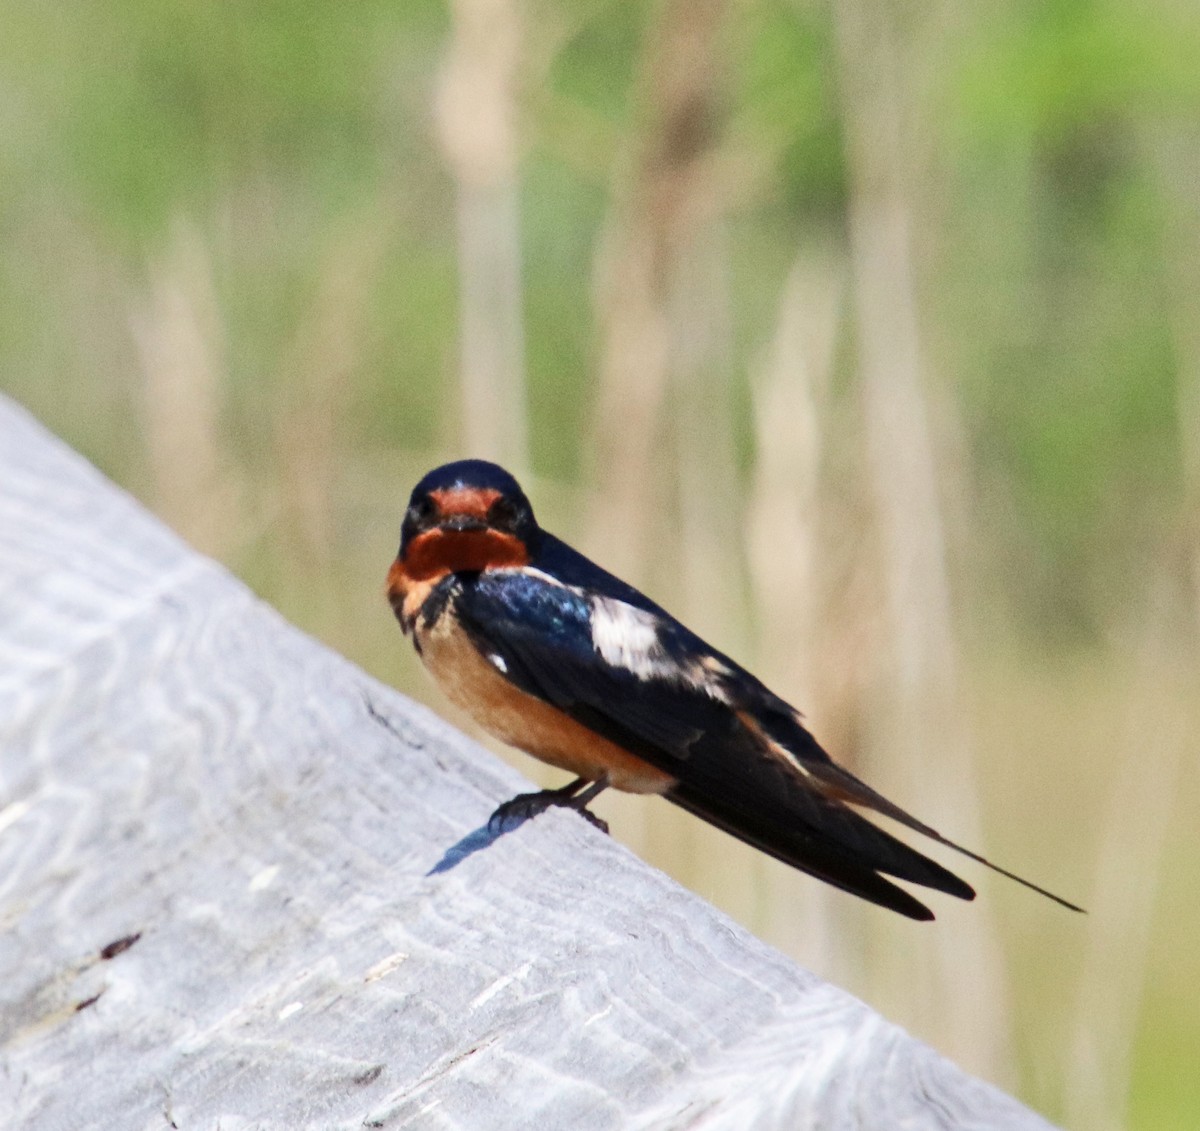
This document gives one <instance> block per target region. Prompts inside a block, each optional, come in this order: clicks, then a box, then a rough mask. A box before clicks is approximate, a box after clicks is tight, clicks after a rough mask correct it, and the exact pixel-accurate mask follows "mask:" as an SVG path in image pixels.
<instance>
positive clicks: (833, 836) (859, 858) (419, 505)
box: [387, 459, 1083, 920]
mask: <svg viewBox="0 0 1200 1131" xmlns="http://www.w3.org/2000/svg"><path fill="white" fill-rule="evenodd" d="M387 596H388V599H389V601H390V604H391V606H392V609H393V611H394V613H395V615H396V618H397V619H398V620H399V622H400V626H401V628H402V630H403V632H404V633H405V635H407V636H410V637H411V638H412V642H413V645H414V647H415V649H416V652H417V654H418V655H419V657H420V659H421V661H422V663H423V665H424V667H425V668H426V669H427V670H428V672H429V673H430V674H431V675H432V677H433V680H434V682H435V683H436V684H438V685H439V686H440V688H441V689H442V691H443V692H444V693H445V694H446V696H447V697H448V698H449V699H450V701H451V702H453V703H454V704H455V705H456V706H458V707H460V708H461V709H462V710H464V711H465V712H466V713H467V714H468V715H469V716H471V718H473V719H474V720H475V722H476V723H478V724H479V726H480V727H481V728H482V729H483V730H484V731H486V732H488V733H489V734H491V735H492V736H493V737H495V738H497V739H499V740H500V741H501V742H504V743H507V744H508V745H510V746H514V747H516V748H517V749H519V750H522V751H524V752H525V753H527V754H530V755H532V756H533V757H535V758H538V759H540V760H541V761H543V762H547V763H550V764H551V765H554V766H557V767H559V768H561V769H564V770H567V771H569V772H570V773H571V774H573V775H574V778H573V780H572V781H571V782H569V783H568V784H567V785H565V786H562V787H560V788H557V789H546V790H540V791H537V792H534V793H524V794H519V795H518V796H516V797H514V798H512V799H511V800H509V801H506V802H505V803H504V804H502V805H501V806H500V807H499V808H498V809H497V810H496V811H495V813H493V814H492V817H491V819H490V820H489V823H488V828H489V831H504V830H505V828H506V827H507V826H508V825H509V824H511V823H512V822H514V821H519V820H523V819H527V818H530V817H533V816H536V815H537V814H538V813H541V812H543V811H545V810H546V809H548V808H550V807H551V806H564V807H567V808H570V809H574V810H577V811H578V812H579V813H581V814H582V815H583V816H584V817H585V818H587V819H588V820H590V821H591V822H592V823H593V824H595V825H597V826H598V827H600V828H601V829H603V830H604V831H607V826H606V825H605V823H604V822H603V821H602V820H601V819H600V818H599V817H597V816H596V815H595V814H593V813H592V812H591V811H590V810H589V809H588V808H587V806H588V805H589V803H590V802H591V801H593V800H594V799H595V798H596V797H597V796H598V795H599V794H600V793H602V792H603V791H604V790H606V789H609V788H613V789H617V790H624V791H627V792H630V793H637V794H657V795H661V796H663V797H665V798H666V799H667V800H668V801H671V802H674V803H675V804H676V805H679V806H681V807H682V808H683V809H685V810H687V811H689V812H691V813H693V814H694V815H696V816H697V817H700V818H702V819H703V820H705V821H708V822H709V823H711V824H713V825H715V826H716V827H717V828H719V829H722V830H724V831H725V832H727V833H730V834H732V835H733V836H734V837H737V838H738V839H740V840H742V841H745V842H746V843H747V844H750V845H753V846H754V847H755V848H757V849H759V850H761V851H763V852H765V853H767V854H769V855H771V856H773V857H775V858H777V859H779V860H782V861H783V862H784V863H786V864H789V865H791V866H793V867H795V868H797V869H799V870H800V871H802V872H805V873H808V874H809V875H811V876H813V877H815V878H816V879H818V880H822V881H824V882H825V883H828V884H831V885H833V886H834V887H835V888H840V889H842V890H843V891H846V892H849V893H851V894H852V895H855V896H858V897H860V898H862V899H865V900H868V901H869V902H871V903H874V904H877V905H879V906H881V907H884V908H888V909H890V910H892V911H895V912H898V913H899V914H901V915H904V916H907V917H908V918H911V919H916V920H929V919H932V918H933V917H934V916H933V912H932V911H931V910H930V909H929V908H928V907H927V906H926V905H925V904H924V903H922V902H921V901H920V900H919V899H917V898H916V897H915V896H913V895H912V894H911V893H910V892H909V891H908V890H907V889H905V888H903V887H901V886H900V885H899V884H897V883H895V882H894V881H895V880H901V881H907V882H909V883H912V884H915V885H918V886H919V887H924V888H929V889H931V890H934V891H937V892H941V893H944V894H946V895H950V896H954V897H957V898H959V899H964V900H970V899H974V898H975V891H974V889H973V888H972V887H971V886H970V885H969V884H967V883H966V882H965V881H964V880H962V879H960V878H959V877H958V876H957V875H955V874H954V873H953V872H951V871H949V870H948V869H947V868H945V867H943V866H942V865H941V864H939V863H937V862H936V861H934V860H932V859H930V858H929V857H927V856H925V855H923V854H922V853H921V852H918V851H917V850H916V849H915V848H912V847H911V846H909V845H908V844H907V843H905V842H904V841H902V840H900V839H899V838H898V837H896V836H894V835H892V834H891V833H890V832H888V831H886V830H885V829H883V828H881V827H880V826H879V825H877V824H875V823H874V822H873V821H871V820H869V819H868V818H867V817H866V816H865V815H864V813H863V811H864V810H865V811H867V812H872V813H875V814H882V815H884V816H886V817H889V818H891V819H892V820H893V821H896V822H898V823H899V824H900V825H902V826H905V827H907V828H908V829H910V830H912V831H913V832H915V833H918V834H921V835H922V836H924V837H927V838H929V839H931V840H933V841H936V842H937V843H939V844H942V845H945V846H947V847H948V848H951V849H953V850H954V851H956V852H959V853H961V854H962V855H964V856H966V857H969V858H970V859H971V860H974V861H976V862H978V863H979V864H982V865H984V866H985V867H987V868H990V869H992V870H993V871H995V872H999V873H1000V874H1001V875H1004V876H1007V877H1008V878H1010V879H1012V880H1015V881H1016V882H1017V883H1019V884H1023V885H1024V886H1025V887H1027V888H1031V889H1032V890H1033V891H1036V892H1038V893H1040V894H1041V895H1044V896H1046V897H1047V898H1048V899H1052V900H1054V901H1055V902H1056V903H1059V904H1061V905H1062V906H1064V907H1067V908H1069V909H1071V910H1073V911H1082V910H1083V909H1082V908H1080V907H1077V906H1076V905H1075V904H1073V903H1070V902H1068V901H1067V900H1065V899H1063V898H1062V897H1061V896H1057V895H1054V894H1053V893H1052V892H1049V891H1047V890H1046V889H1045V888H1042V887H1039V886H1038V885H1037V884H1034V883H1032V882H1031V881H1029V880H1027V879H1024V878H1022V877H1021V876H1018V875H1016V874H1015V873H1014V872H1010V871H1007V870H1006V869H1004V868H1001V867H1000V866H999V865H997V864H993V863H992V862H991V861H990V860H987V859H985V858H984V857H983V856H980V855H979V854H978V853H975V852H972V851H971V850H970V849H967V848H964V847H963V846H961V845H959V844H956V843H955V842H953V841H951V840H949V839H948V838H947V837H944V836H942V834H941V833H939V832H937V831H936V830H934V829H933V828H931V827H930V826H929V825H927V824H925V823H924V822H922V821H920V820H918V819H917V818H916V817H913V816H912V815H911V814H909V813H908V812H907V811H905V810H904V809H902V808H900V806H898V805H896V804H894V803H893V802H891V801H889V800H888V799H887V798H886V797H884V796H883V795H882V794H880V793H878V792H876V790H874V789H873V788H871V786H869V785H867V784H866V783H865V782H863V781H860V780H859V778H857V777H856V776H855V775H854V774H852V773H851V772H850V771H849V770H847V769H845V768H844V767H842V766H840V765H839V764H838V763H837V762H835V761H834V760H833V758H832V757H830V755H829V754H827V753H826V751H825V750H824V749H823V748H822V747H821V745H820V744H819V743H818V741H817V740H816V738H814V736H813V735H812V734H811V733H810V731H809V730H808V728H807V727H806V726H805V725H804V721H803V716H802V715H801V713H800V712H799V711H798V710H797V709H796V708H794V707H793V706H791V704H789V703H788V702H787V701H786V700H784V699H782V698H780V696H778V695H776V694H775V693H774V692H773V691H771V690H770V689H769V688H768V687H767V686H766V685H765V684H764V683H762V682H761V681H760V680H759V679H758V678H757V677H755V676H754V675H752V674H751V673H750V672H749V671H747V670H746V669H745V668H743V667H741V666H740V665H739V664H737V663H736V662H735V661H733V660H732V659H730V658H729V657H728V656H726V655H724V654H723V653H722V652H720V651H718V650H717V649H716V648H714V647H712V646H711V645H709V644H707V643H706V642H705V641H704V640H702V639H701V638H700V637H699V636H697V635H696V634H695V633H694V632H692V631H691V630H690V629H688V628H687V627H685V626H684V625H683V624H682V623H680V622H679V621H678V620H676V619H675V618H674V617H673V616H671V614H670V613H668V612H667V611H666V610H665V609H663V608H662V607H661V606H660V605H658V604H656V603H655V602H654V601H652V600H651V599H650V598H649V597H647V596H646V595H645V594H643V593H641V592H640V591H639V590H638V589H636V588H634V587H633V586H632V585H629V584H628V583H626V582H624V581H622V580H621V579H620V578H618V577H616V576H615V575H613V574H611V573H609V572H608V571H607V570H605V569H603V568H602V567H601V566H599V565H597V564H596V563H595V562H593V561H591V560H590V559H589V558H587V557H585V556H584V555H583V554H581V553H580V552H579V551H577V550H575V549H573V548H572V547H571V546H569V545H568V544H567V543H566V542H564V541H562V540H561V539H559V538H557V537H555V536H554V535H553V534H551V533H550V532H549V531H547V530H543V529H542V528H541V526H539V524H538V522H537V519H536V518H535V517H534V513H533V507H532V505H531V504H530V502H529V499H528V497H527V496H526V494H525V492H524V491H523V490H522V489H521V486H520V484H519V483H518V482H517V480H516V479H515V478H514V477H513V476H512V475H511V474H510V473H509V472H507V471H506V470H504V468H502V467H500V466H498V465H497V464H494V463H490V462H488V461H486V460H479V459H465V460H458V461H456V462H453V463H447V464H444V465H442V466H440V467H436V468H434V469H433V470H432V471H430V472H429V473H428V474H427V475H425V476H424V477H423V478H422V479H421V480H420V482H418V483H417V485H416V486H415V487H414V488H413V491H412V495H411V497H410V499H409V503H408V507H407V509H406V511H405V513H404V517H403V520H402V523H401V529H400V548H399V552H398V554H397V556H396V559H395V561H394V562H393V563H392V565H391V568H390V569H389V570H388V575H387Z"/></svg>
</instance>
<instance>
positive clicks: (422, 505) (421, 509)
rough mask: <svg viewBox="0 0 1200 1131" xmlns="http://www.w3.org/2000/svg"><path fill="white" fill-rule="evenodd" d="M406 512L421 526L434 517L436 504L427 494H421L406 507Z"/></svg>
mask: <svg viewBox="0 0 1200 1131" xmlns="http://www.w3.org/2000/svg"><path fill="white" fill-rule="evenodd" d="M408 513H409V514H410V515H411V516H412V518H413V520H414V521H415V522H416V523H417V525H419V526H423V525H424V524H425V523H427V522H429V521H430V520H431V519H433V518H434V517H436V515H437V504H436V503H435V502H434V501H433V500H432V499H431V498H430V497H429V496H428V495H422V496H421V497H420V498H419V499H417V500H416V501H415V502H414V503H413V504H412V506H410V507H409V508H408Z"/></svg>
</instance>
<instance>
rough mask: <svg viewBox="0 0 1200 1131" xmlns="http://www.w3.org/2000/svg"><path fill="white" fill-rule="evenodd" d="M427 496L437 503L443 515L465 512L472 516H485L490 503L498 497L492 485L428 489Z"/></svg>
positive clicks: (498, 494)
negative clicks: (437, 489) (438, 489)
mask: <svg viewBox="0 0 1200 1131" xmlns="http://www.w3.org/2000/svg"><path fill="white" fill-rule="evenodd" d="M429 497H430V498H431V499H432V500H433V501H434V502H435V503H437V507H438V510H439V511H440V512H441V513H442V514H443V515H452V514H465V515H470V516H471V517H472V518H486V517H487V513H488V511H489V510H490V509H491V506H492V504H493V503H494V502H495V501H496V500H497V499H498V498H500V492H499V491H497V490H496V489H495V488H494V487H451V488H448V489H445V490H440V491H430V492H429Z"/></svg>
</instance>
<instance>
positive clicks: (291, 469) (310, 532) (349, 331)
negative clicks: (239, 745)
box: [271, 212, 386, 593]
mask: <svg viewBox="0 0 1200 1131" xmlns="http://www.w3.org/2000/svg"><path fill="white" fill-rule="evenodd" d="M381 224H382V221H381V219H380V217H379V216H378V215H376V214H375V213H374V212H368V213H367V214H365V215H360V216H356V217H354V218H352V219H351V220H348V221H347V222H346V223H345V224H344V226H343V227H342V229H341V230H340V231H339V232H338V233H337V236H336V238H334V239H332V240H331V241H330V245H329V248H328V251H327V253H326V255H325V257H324V259H323V261H322V263H321V268H320V271H319V273H318V286H317V292H316V295H315V296H314V298H313V301H312V304H311V306H310V308H309V309H308V310H307V311H306V312H305V315H304V317H303V318H301V320H300V322H299V327H298V330H297V333H296V335H295V338H294V339H293V342H292V345H291V348H290V349H289V350H288V352H287V355H286V361H285V363H284V369H283V374H282V376H281V380H280V389H281V394H280V397H279V403H278V404H277V415H276V420H277V424H276V435H275V444H276V451H277V453H278V459H279V465H280V469H281V474H280V478H279V481H278V484H277V489H278V491H279V498H278V500H277V501H276V502H275V504H274V505H273V506H272V507H271V510H272V513H275V514H282V515H283V516H284V518H285V522H286V524H287V528H288V533H289V534H291V535H292V536H293V539H292V541H293V547H292V548H293V549H294V551H295V552H296V554H297V555H298V558H292V557H291V555H290V554H289V561H296V562H298V563H301V564H302V565H303V566H304V569H303V571H302V572H303V574H304V576H303V579H302V581H303V584H304V585H305V586H306V587H307V588H309V590H310V593H311V589H312V587H313V586H315V585H321V584H324V585H326V586H331V585H333V584H334V582H333V578H332V575H331V567H332V564H333V560H334V556H335V555H334V545H335V539H336V521H335V514H336V507H337V502H336V491H335V488H336V484H337V480H338V478H339V475H340V474H341V463H342V454H341V448H342V446H341V444H340V443H339V422H340V420H341V417H342V412H343V409H344V405H345V401H346V397H347V393H348V390H349V389H350V387H351V383H352V380H353V377H354V373H355V369H356V367H357V365H358V362H359V357H360V349H361V344H362V341H363V335H364V329H365V326H364V324H365V321H366V313H365V312H366V309H367V299H368V295H369V292H370V287H371V282H372V280H373V279H374V277H375V273H376V270H377V268H378V266H379V256H380V250H381V248H382V247H384V246H385V245H386V240H382V239H380V234H379V233H380V227H381Z"/></svg>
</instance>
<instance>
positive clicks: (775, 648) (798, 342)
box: [746, 250, 845, 977]
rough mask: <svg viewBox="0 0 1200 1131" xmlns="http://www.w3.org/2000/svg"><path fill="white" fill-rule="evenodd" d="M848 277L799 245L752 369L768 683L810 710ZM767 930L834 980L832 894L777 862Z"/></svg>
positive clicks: (750, 519) (754, 541) (754, 526)
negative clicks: (839, 334) (827, 447)
mask: <svg viewBox="0 0 1200 1131" xmlns="http://www.w3.org/2000/svg"><path fill="white" fill-rule="evenodd" d="M841 293H842V286H841V279H840V272H839V271H838V270H837V269H836V268H835V267H833V266H831V265H830V264H828V263H826V262H822V261H821V260H820V259H819V258H818V257H817V256H815V255H813V253H812V252H810V251H807V250H805V251H802V252H801V253H800V254H799V255H798V256H797V258H796V262H795V263H794V265H793V266H792V269H791V271H790V273H789V275H788V278H787V281H786V283H785V284H784V288H783V292H782V294H781V296H780V302H779V313H778V317H777V320H776V328H775V335H774V338H773V339H772V341H771V344H770V347H769V349H768V350H767V352H766V356H765V358H764V360H763V362H762V363H761V365H760V366H759V367H758V370H757V372H756V373H755V374H754V380H753V385H752V391H753V397H754V436H755V461H754V480H753V483H752V486H751V491H750V496H749V499H748V506H747V508H746V512H747V529H746V538H747V545H748V556H749V571H750V581H751V587H752V591H753V594H754V597H755V605H756V610H755V617H754V621H755V623H756V624H757V626H758V648H757V653H758V656H757V659H758V665H759V668H760V671H761V674H762V675H763V676H764V677H765V678H766V679H767V681H768V683H770V684H771V685H772V686H774V687H776V688H777V689H778V690H779V691H780V692H781V693H782V694H784V695H785V696H786V697H788V698H790V699H792V700H793V701H794V702H796V703H797V704H799V705H801V707H803V706H804V705H806V704H810V703H814V702H815V701H816V700H815V690H816V688H815V683H816V679H815V671H816V668H817V660H816V655H815V647H816V639H817V625H818V621H819V619H820V613H819V602H820V586H819V580H818V577H819V568H818V560H819V557H820V554H821V549H822V548H821V543H820V533H819V530H820V523H819V521H818V519H819V511H820V495H821V492H820V483H821V453H822V445H823V432H824V426H823V416H824V411H825V399H826V395H827V391H828V384H829V377H830V371H831V369H832V366H833V348H834V342H835V338H836V330H837V325H838V322H839V320H840V307H841V301H840V299H841ZM763 882H764V886H765V888H766V891H767V896H766V899H765V904H766V906H765V908H764V914H763V917H762V930H763V933H764V934H765V935H766V937H768V938H770V939H772V940H773V941H776V942H777V943H778V944H779V945H781V946H784V947H785V948H786V949H787V950H789V951H790V952H792V953H794V954H796V955H797V956H798V957H800V958H801V959H802V960H803V961H804V962H805V964H806V965H810V966H811V967H812V968H813V969H814V970H818V971H821V972H822V973H824V974H826V975H827V976H831V977H832V976H833V974H834V971H835V969H836V968H837V966H838V963H839V962H840V961H842V956H844V954H845V948H844V947H842V946H840V945H838V930H837V923H836V922H835V919H834V917H833V912H832V907H831V903H832V899H831V898H830V897H831V892H830V891H829V889H827V888H825V887H824V886H823V885H821V884H816V883H804V884H798V883H797V882H796V880H795V877H794V875H792V874H790V873H788V872H785V871H782V870H780V869H777V868H772V869H770V870H769V871H768V872H767V873H766V875H765V876H764V878H763Z"/></svg>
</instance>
